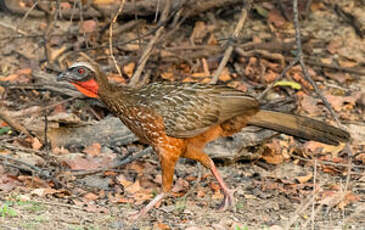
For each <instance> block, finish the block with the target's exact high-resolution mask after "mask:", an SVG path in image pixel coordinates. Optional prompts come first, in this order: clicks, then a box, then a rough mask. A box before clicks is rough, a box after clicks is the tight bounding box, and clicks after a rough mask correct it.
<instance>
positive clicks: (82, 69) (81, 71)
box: [77, 68, 85, 74]
mask: <svg viewBox="0 0 365 230" xmlns="http://www.w3.org/2000/svg"><path fill="white" fill-rule="evenodd" d="M77 72H78V73H79V74H84V73H85V69H84V68H78V69H77Z"/></svg>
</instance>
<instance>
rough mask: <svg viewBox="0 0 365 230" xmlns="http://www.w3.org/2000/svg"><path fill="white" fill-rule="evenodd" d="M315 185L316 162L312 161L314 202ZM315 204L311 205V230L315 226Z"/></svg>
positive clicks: (314, 195) (314, 197) (314, 196)
mask: <svg viewBox="0 0 365 230" xmlns="http://www.w3.org/2000/svg"><path fill="white" fill-rule="evenodd" d="M316 185H317V160H316V159H315V160H314V173H313V199H314V200H316V195H317V193H316ZM314 210H315V202H313V203H312V215H311V220H312V230H314V226H315V225H314V224H315V212H314Z"/></svg>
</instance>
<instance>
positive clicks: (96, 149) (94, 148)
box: [82, 143, 101, 156]
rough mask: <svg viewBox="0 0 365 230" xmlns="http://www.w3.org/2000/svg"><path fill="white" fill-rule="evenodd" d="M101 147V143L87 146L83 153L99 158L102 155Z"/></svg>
mask: <svg viewBox="0 0 365 230" xmlns="http://www.w3.org/2000/svg"><path fill="white" fill-rule="evenodd" d="M100 150H101V145H100V144H99V143H93V144H92V145H89V146H87V147H86V148H85V149H84V150H83V151H82V152H84V153H87V154H89V155H90V156H97V155H99V154H100Z"/></svg>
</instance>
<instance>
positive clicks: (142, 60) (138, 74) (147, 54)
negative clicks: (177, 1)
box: [128, 0, 171, 86]
mask: <svg viewBox="0 0 365 230" xmlns="http://www.w3.org/2000/svg"><path fill="white" fill-rule="evenodd" d="M170 6H171V0H166V1H165V7H164V9H163V11H162V14H161V18H160V21H159V24H160V25H161V26H160V27H159V28H158V30H157V31H156V34H155V36H154V37H153V38H152V39H151V40H150V42H149V43H148V45H147V47H146V49H145V51H144V52H143V54H142V56H141V58H140V59H139V62H138V67H137V69H136V71H135V72H134V73H133V76H132V78H131V81H130V82H129V84H128V85H129V86H136V85H137V83H138V82H139V79H140V77H141V74H142V71H143V69H144V66H145V65H146V63H147V60H148V58H149V57H150V56H151V53H152V52H151V51H152V49H153V46H154V44H155V43H156V41H157V40H158V39H159V38H160V36H161V34H162V32H163V31H164V30H165V26H163V24H164V22H165V21H166V19H167V17H168V14H169V11H170Z"/></svg>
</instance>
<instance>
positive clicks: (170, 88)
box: [148, 83, 259, 138]
mask: <svg viewBox="0 0 365 230" xmlns="http://www.w3.org/2000/svg"><path fill="white" fill-rule="evenodd" d="M150 87H154V86H153V84H152V86H150ZM155 87H156V88H155V89H153V90H151V89H149V90H148V92H149V100H148V104H150V105H151V106H152V108H153V109H154V110H155V111H156V112H157V113H158V114H160V115H161V116H162V118H163V121H164V125H165V131H166V133H167V135H169V136H172V137H176V138H189V137H194V136H196V135H198V134H201V133H203V132H204V131H206V130H208V129H209V128H210V127H212V126H213V125H216V124H220V123H222V122H224V121H226V120H228V119H230V118H232V117H235V116H237V115H241V114H242V115H243V114H245V113H252V111H253V110H254V111H256V110H257V109H258V107H259V104H258V102H257V101H256V99H254V98H252V97H250V96H247V95H245V94H244V93H243V92H241V91H238V90H236V89H233V88H230V87H227V86H223V85H204V84H186V83H183V84H179V85H176V84H173V85H172V84H162V85H161V84H159V85H155Z"/></svg>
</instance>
